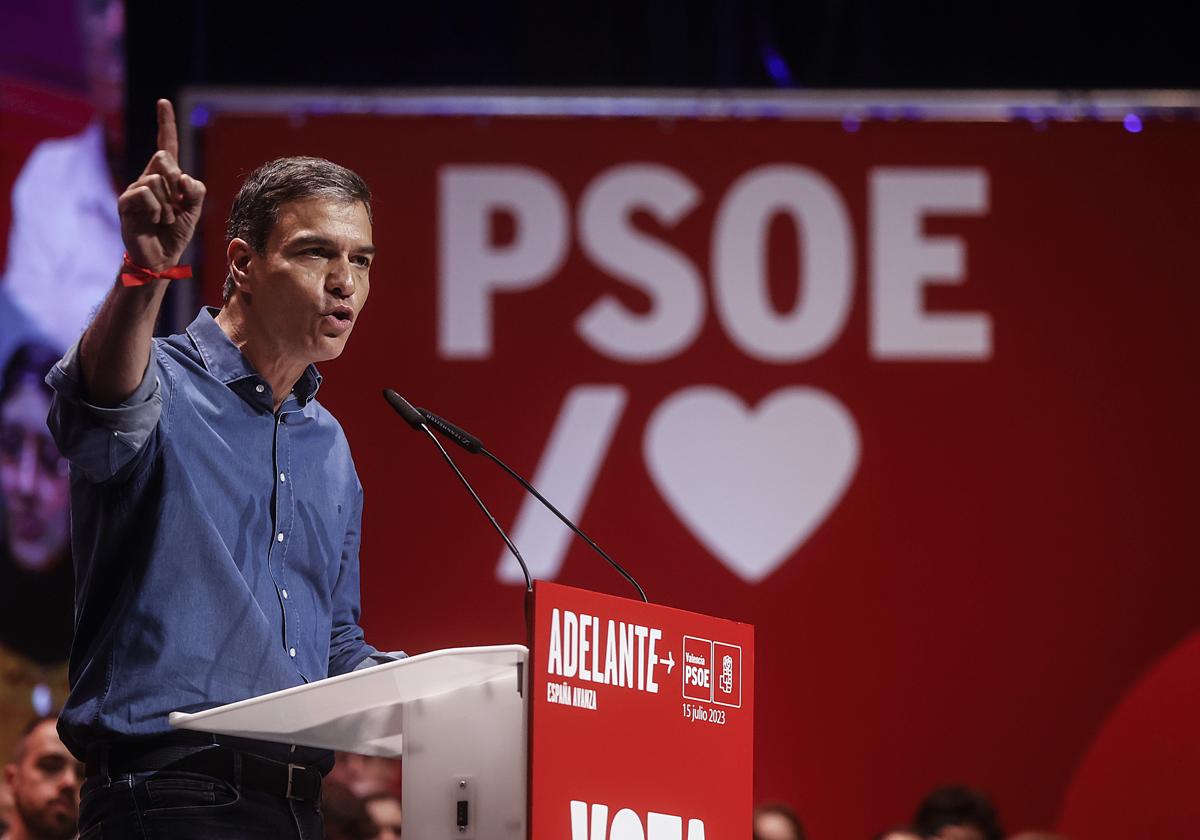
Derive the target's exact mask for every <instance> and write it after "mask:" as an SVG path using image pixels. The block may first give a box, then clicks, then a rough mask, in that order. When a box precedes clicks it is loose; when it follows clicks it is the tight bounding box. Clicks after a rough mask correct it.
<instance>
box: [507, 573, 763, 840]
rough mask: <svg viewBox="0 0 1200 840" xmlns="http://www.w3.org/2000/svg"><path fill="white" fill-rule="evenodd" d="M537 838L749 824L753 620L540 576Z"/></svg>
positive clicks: (534, 721) (623, 838) (658, 837)
mask: <svg viewBox="0 0 1200 840" xmlns="http://www.w3.org/2000/svg"><path fill="white" fill-rule="evenodd" d="M529 646H530V649H531V653H530V668H531V677H532V678H531V679H530V683H529V684H530V686H531V693H532V696H531V698H530V699H531V703H530V749H529V760H530V786H529V802H530V805H529V810H530V813H529V819H530V832H529V837H530V840H567V838H570V840H724V839H725V838H743V837H746V836H747V835H748V834H749V832H750V819H751V797H752V786H753V736H754V628H753V627H752V626H751V625H749V624H741V623H738V622H735V621H726V620H724V619H718V618H710V617H709V616H705V615H698V614H696V613H691V612H685V611H683V610H677V609H672V608H670V607H661V606H656V605H654V604H644V603H642V602H641V601H633V600H629V599H626V598H616V597H613V596H611V595H601V594H599V593H596V592H588V591H585V590H581V589H573V588H571V587H567V586H560V585H558V584H553V583H546V582H544V581H538V582H537V584H536V585H535V588H534V615H533V631H532V633H531V639H530V645H529Z"/></svg>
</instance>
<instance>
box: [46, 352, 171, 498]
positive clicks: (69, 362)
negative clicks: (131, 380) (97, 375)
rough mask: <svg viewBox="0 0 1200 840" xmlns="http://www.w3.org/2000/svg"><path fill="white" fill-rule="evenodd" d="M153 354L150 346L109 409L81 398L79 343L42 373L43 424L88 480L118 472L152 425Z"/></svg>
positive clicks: (155, 411) (157, 412)
mask: <svg viewBox="0 0 1200 840" xmlns="http://www.w3.org/2000/svg"><path fill="white" fill-rule="evenodd" d="M156 355H157V354H156V351H155V349H154V348H151V351H150V358H149V360H148V362H147V364H146V372H145V374H143V376H142V381H141V382H140V383H139V384H138V386H137V388H136V389H135V390H134V392H133V393H132V394H130V395H129V397H128V398H126V399H125V401H124V402H122V403H121V404H119V405H116V406H113V407H111V408H104V407H101V406H98V405H93V404H92V403H89V402H88V401H87V400H86V399H84V391H83V386H82V384H81V383H82V381H83V378H82V376H81V371H80V365H79V342H76V343H75V344H74V346H72V347H71V349H70V350H68V351H67V354H66V355H65V356H64V357H63V358H62V360H61V361H59V363H58V364H56V365H55V366H54V367H53V368H51V369H50V373H48V374H46V384H47V385H49V386H50V387H51V388H52V389H53V390H54V399H53V401H52V403H51V406H50V415H49V417H48V418H47V425H48V426H49V427H50V432H51V434H53V435H54V440H55V442H56V443H57V444H58V449H59V451H60V452H62V454H63V456H64V457H66V459H67V460H68V461H70V462H71V464H72V465H73V466H74V467H76V468H77V469H78V470H80V471H81V472H82V473H83V474H84V475H85V476H86V477H87V478H88V480H89V481H92V482H96V483H101V482H104V481H108V480H110V479H112V478H113V477H114V476H116V475H117V474H118V473H120V472H121V471H122V470H123V469H124V468H125V467H126V466H127V465H128V464H129V463H130V462H131V461H133V459H134V458H135V457H136V456H137V455H138V453H140V452H141V451H142V449H143V448H144V447H145V446H146V444H147V442H148V441H149V440H150V438H151V435H153V433H154V430H155V428H156V427H157V426H158V422H159V418H160V417H161V416H162V406H163V398H164V395H163V388H162V385H161V383H160V378H159V372H160V368H159V365H158V362H157V360H156Z"/></svg>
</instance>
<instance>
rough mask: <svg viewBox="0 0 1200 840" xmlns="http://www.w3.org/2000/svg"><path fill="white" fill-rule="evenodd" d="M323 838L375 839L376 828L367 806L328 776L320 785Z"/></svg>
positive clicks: (334, 839)
mask: <svg viewBox="0 0 1200 840" xmlns="http://www.w3.org/2000/svg"><path fill="white" fill-rule="evenodd" d="M321 811H322V812H323V813H324V815H325V840H375V837H376V836H377V834H378V829H377V827H376V825H375V823H374V821H373V820H372V819H371V815H370V814H369V813H367V806H366V805H364V804H363V801H362V800H361V799H360V798H359V797H357V796H355V795H354V793H353V792H351V791H350V789H349V788H347V787H346V786H345V785H342V784H339V783H337V782H335V781H330V780H329V779H328V778H327V779H326V780H325V782H324V783H323V784H322V785H321Z"/></svg>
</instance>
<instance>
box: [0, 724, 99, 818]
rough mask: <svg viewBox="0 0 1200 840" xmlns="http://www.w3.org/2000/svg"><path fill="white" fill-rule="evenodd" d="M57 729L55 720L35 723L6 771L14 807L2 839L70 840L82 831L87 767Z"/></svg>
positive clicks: (5, 774) (29, 728) (27, 730)
mask: <svg viewBox="0 0 1200 840" xmlns="http://www.w3.org/2000/svg"><path fill="white" fill-rule="evenodd" d="M57 725H58V719H57V718H53V717H46V718H40V719H37V720H35V721H33V723H32V724H30V725H29V727H27V729H26V731H25V735H24V737H23V738H21V740H20V741H18V742H17V747H16V749H15V750H14V751H13V756H12V761H11V762H10V763H9V764H8V766H7V767H5V768H4V779H5V781H6V782H7V783H8V786H9V788H10V789H11V791H12V797H13V806H14V807H13V813H12V817H11V818H12V824H11V825H10V826H9V827H8V831H7V833H6V834H5V835H4V837H3V840H68V839H69V838H71V837H74V836H75V834H76V831H77V830H78V819H79V787H80V784H81V783H82V781H83V768H82V767H81V766H80V765H79V762H78V761H76V760H75V758H74V757H73V756H72V755H71V754H70V753H69V752H67V748H66V747H65V746H63V743H62V741H60V740H59V739H58V729H57V728H56V727H57Z"/></svg>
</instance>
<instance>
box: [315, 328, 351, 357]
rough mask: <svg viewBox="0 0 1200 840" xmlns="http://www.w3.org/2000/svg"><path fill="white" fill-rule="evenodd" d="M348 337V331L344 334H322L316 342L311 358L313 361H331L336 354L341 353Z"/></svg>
mask: <svg viewBox="0 0 1200 840" xmlns="http://www.w3.org/2000/svg"><path fill="white" fill-rule="evenodd" d="M349 338H350V333H346V334H345V335H323V336H321V338H320V340H319V341H318V342H317V346H316V348H315V353H314V356H315V358H314V359H313V362H314V363H317V364H319V363H321V362H331V361H333V360H334V359H336V358H337V357H338V356H340V355H342V351H343V350H345V349H346V341H347V339H349Z"/></svg>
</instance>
